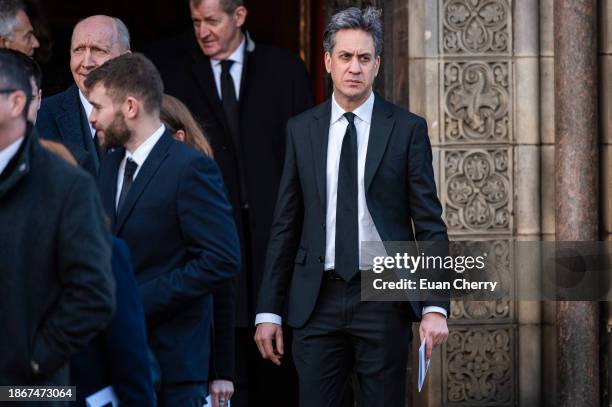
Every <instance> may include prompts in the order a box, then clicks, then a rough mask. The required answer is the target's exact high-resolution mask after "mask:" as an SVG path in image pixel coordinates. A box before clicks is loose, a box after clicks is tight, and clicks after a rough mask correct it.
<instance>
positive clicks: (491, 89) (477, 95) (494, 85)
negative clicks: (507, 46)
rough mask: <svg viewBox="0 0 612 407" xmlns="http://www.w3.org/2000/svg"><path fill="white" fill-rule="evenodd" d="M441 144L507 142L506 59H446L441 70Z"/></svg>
mask: <svg viewBox="0 0 612 407" xmlns="http://www.w3.org/2000/svg"><path fill="white" fill-rule="evenodd" d="M441 75H442V76H443V77H442V78H441V82H442V83H443V84H444V88H443V95H442V98H441V99H442V101H443V109H444V129H443V132H442V134H443V138H444V141H445V143H447V144H453V143H461V144H466V143H483V142H492V143H508V142H510V138H511V134H512V132H511V128H510V123H511V122H512V120H511V119H510V103H511V99H510V79H511V78H510V76H511V72H510V67H509V64H508V62H488V63H487V62H470V63H467V62H448V63H445V64H444V68H443V69H442V72H441Z"/></svg>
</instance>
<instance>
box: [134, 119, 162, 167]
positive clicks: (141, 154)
mask: <svg viewBox="0 0 612 407" xmlns="http://www.w3.org/2000/svg"><path fill="white" fill-rule="evenodd" d="M165 131H166V126H164V125H163V124H162V125H161V126H159V128H158V129H157V130H155V133H153V134H152V135H151V136H150V137H149V138H148V139H147V140H146V141H145V142H144V143H142V144H141V145H140V146H138V148H137V149H136V151H134V152H133V153H130V152H129V151H128V150H125V157H127V158H131V159H132V160H134V161H135V162H136V164H138V168H140V167H142V164H144V162H145V160H146V159H147V157H148V156H149V153H151V150H153V147H155V144H157V142H158V141H159V139H160V138H161V136H163V134H164V132H165Z"/></svg>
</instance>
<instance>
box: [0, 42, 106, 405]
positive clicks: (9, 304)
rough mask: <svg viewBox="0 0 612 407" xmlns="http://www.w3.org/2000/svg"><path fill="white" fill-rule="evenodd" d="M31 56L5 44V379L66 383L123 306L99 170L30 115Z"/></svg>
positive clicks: (1, 244)
mask: <svg viewBox="0 0 612 407" xmlns="http://www.w3.org/2000/svg"><path fill="white" fill-rule="evenodd" d="M22 62H23V60H22V59H20V58H19V57H18V56H17V55H15V54H14V53H12V52H8V51H7V50H0V225H2V226H0V278H1V279H2V284H0V309H1V310H2V312H0V323H1V324H2V327H3V333H2V340H1V341H0V385H2V386H8V385H39V386H44V385H64V386H66V385H68V384H69V378H68V361H69V360H70V357H71V356H72V354H74V353H75V352H78V351H80V350H81V349H83V348H84V347H85V345H86V344H87V343H88V342H89V341H90V340H91V339H92V338H93V337H94V336H95V335H96V334H97V333H98V332H100V331H101V330H102V329H104V328H105V327H106V325H107V324H108V323H109V322H110V320H111V318H112V315H113V311H114V309H115V282H114V279H113V276H112V274H111V268H110V261H111V250H110V235H109V233H108V230H107V228H106V225H105V223H104V213H103V209H102V204H101V202H100V198H99V194H98V192H97V191H96V186H95V183H94V181H93V179H91V176H90V175H89V174H87V173H86V172H84V171H82V170H79V169H78V168H75V167H73V166H71V165H70V164H68V163H67V162H65V161H64V160H63V159H61V158H60V157H58V156H56V155H55V154H53V153H51V152H48V151H47V150H45V149H44V148H43V147H42V146H41V145H40V143H39V141H38V136H37V135H36V132H35V130H33V128H32V125H31V124H30V123H28V122H27V121H26V112H27V110H28V101H29V99H30V98H31V92H32V90H31V85H30V78H28V74H27V70H26V69H25V67H24V66H23V65H22ZM18 404H20V403H18ZM51 405H58V404H51Z"/></svg>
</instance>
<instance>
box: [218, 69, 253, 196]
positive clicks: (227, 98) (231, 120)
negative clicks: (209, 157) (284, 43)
mask: <svg viewBox="0 0 612 407" xmlns="http://www.w3.org/2000/svg"><path fill="white" fill-rule="evenodd" d="M233 64H234V61H232V60H229V59H226V60H225V61H221V101H222V102H223V110H224V111H225V118H226V119H227V124H228V126H229V128H230V133H232V134H231V136H232V142H233V144H234V151H235V152H236V156H237V157H236V159H237V161H238V172H239V174H238V176H239V178H240V191H239V192H240V203H241V206H243V207H244V206H246V205H247V202H248V201H247V189H246V182H245V179H244V171H243V167H244V159H243V151H242V145H241V142H240V116H239V106H238V100H237V99H236V88H235V87H234V80H233V79H232V75H231V74H230V68H231V67H232V65H233Z"/></svg>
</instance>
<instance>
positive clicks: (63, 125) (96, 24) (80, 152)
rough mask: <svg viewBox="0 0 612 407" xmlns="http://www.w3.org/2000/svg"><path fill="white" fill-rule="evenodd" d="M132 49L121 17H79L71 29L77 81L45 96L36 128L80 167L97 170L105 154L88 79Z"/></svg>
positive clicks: (72, 67)
mask: <svg viewBox="0 0 612 407" xmlns="http://www.w3.org/2000/svg"><path fill="white" fill-rule="evenodd" d="M126 52H130V34H129V32H128V29H127V27H126V26H125V24H124V23H123V22H122V21H121V20H119V19H118V18H114V17H108V16H103V15H97V16H92V17H87V18H85V19H84V20H82V21H80V22H79V23H78V24H77V25H76V26H75V27H74V30H73V32H72V40H71V44H70V71H71V72H72V78H73V79H74V85H72V86H70V87H69V88H68V89H66V90H65V91H64V92H61V93H59V94H57V95H54V96H51V97H49V98H45V99H44V100H43V102H42V106H41V108H40V112H39V116H38V121H37V122H36V128H37V129H38V133H39V134H40V136H41V137H42V138H46V139H49V140H53V141H58V142H61V143H62V144H64V145H65V146H66V147H67V148H68V150H70V152H71V153H72V155H73V156H74V157H75V158H76V160H77V162H78V163H79V164H80V166H81V167H83V168H84V169H86V170H87V171H88V172H89V173H91V174H92V175H94V176H95V175H96V174H97V173H98V169H99V167H100V160H101V158H102V154H101V152H100V151H101V150H100V148H99V147H100V146H99V142H98V138H97V136H96V132H95V131H94V128H93V126H91V124H90V123H89V121H88V117H89V115H90V114H91V110H92V107H91V104H89V102H88V101H87V98H86V97H85V85H84V83H85V79H86V78H87V76H88V75H89V74H90V73H91V72H92V71H93V70H94V69H96V68H97V67H98V66H100V65H102V64H103V63H104V62H106V61H108V60H109V59H112V58H115V57H117V56H119V55H121V54H124V53H126Z"/></svg>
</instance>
